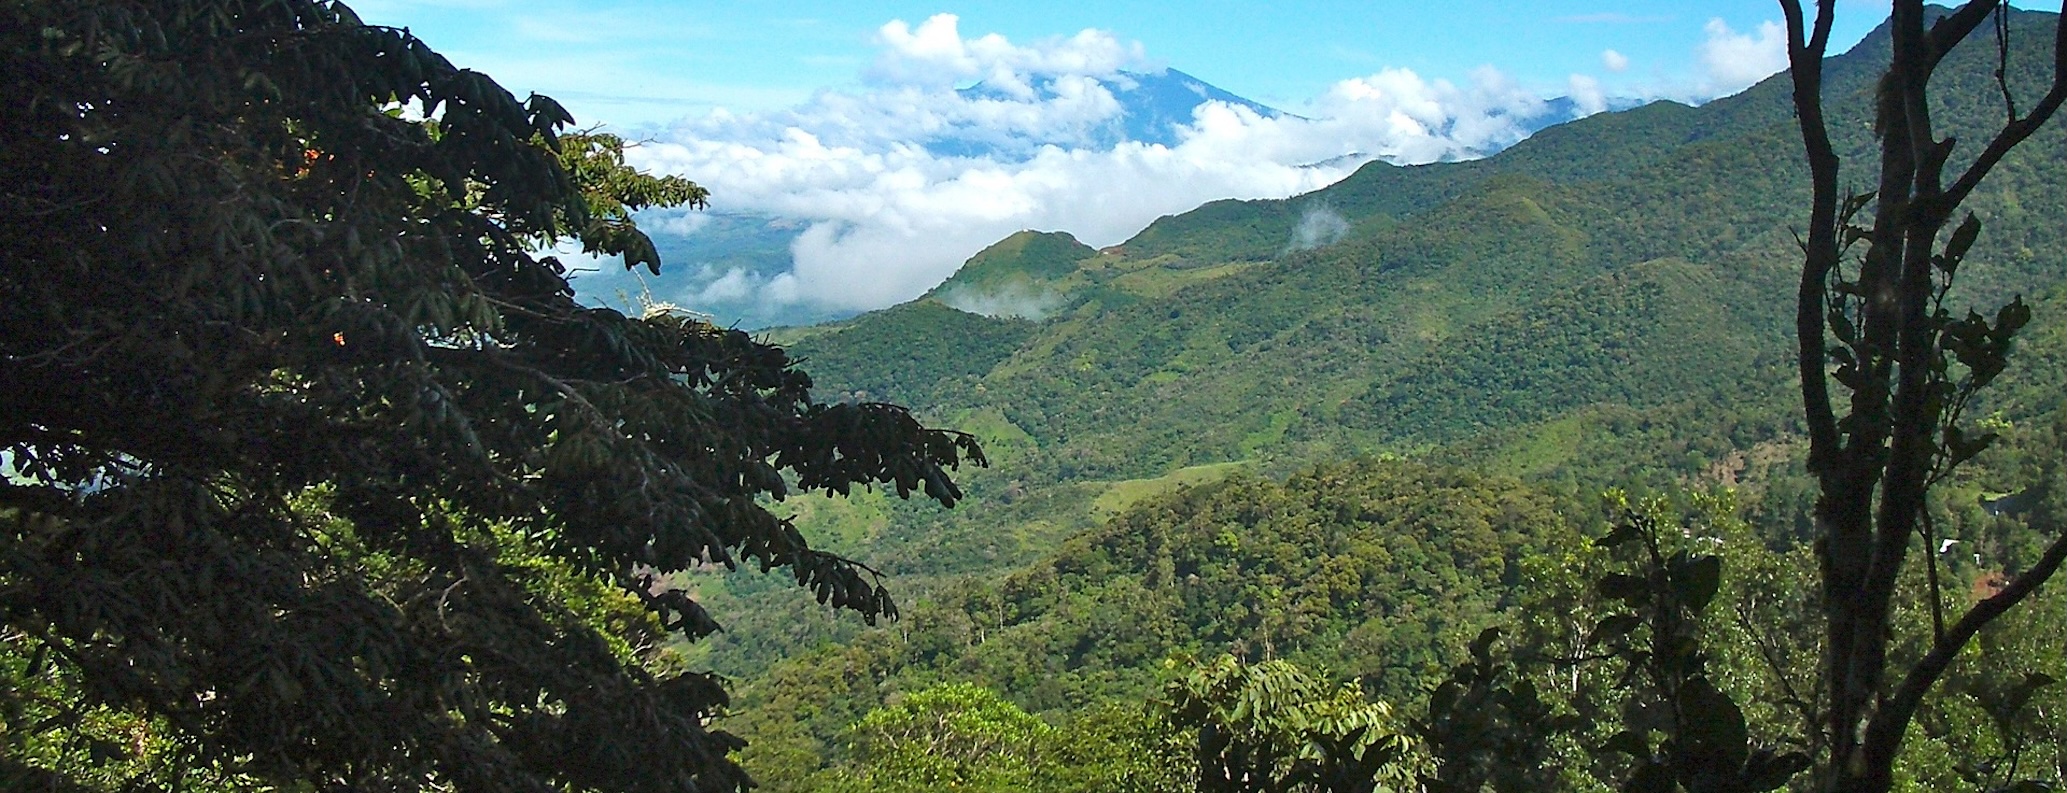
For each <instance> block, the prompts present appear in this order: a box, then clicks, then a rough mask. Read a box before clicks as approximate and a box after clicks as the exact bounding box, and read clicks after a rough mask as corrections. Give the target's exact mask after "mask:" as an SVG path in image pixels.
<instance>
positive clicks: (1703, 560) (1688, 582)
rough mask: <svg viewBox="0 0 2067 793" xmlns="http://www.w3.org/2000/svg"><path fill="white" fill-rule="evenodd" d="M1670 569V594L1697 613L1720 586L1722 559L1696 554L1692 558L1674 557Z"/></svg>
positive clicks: (1713, 597)
mask: <svg viewBox="0 0 2067 793" xmlns="http://www.w3.org/2000/svg"><path fill="white" fill-rule="evenodd" d="M1673 561H1674V564H1673V566H1672V567H1673V569H1672V594H1673V596H1674V597H1676V598H1678V599H1679V602H1680V603H1681V604H1682V605H1684V606H1686V608H1687V610H1688V611H1690V612H1693V613H1695V614H1699V613H1701V612H1702V611H1704V610H1706V609H1707V608H1708V604H1709V602H1710V601H1713V600H1714V599H1715V593H1716V592H1717V591H1719V590H1720V589H1721V588H1722V559H1721V558H1720V557H1715V556H1697V557H1694V558H1692V559H1684V558H1675V559H1674V560H1673Z"/></svg>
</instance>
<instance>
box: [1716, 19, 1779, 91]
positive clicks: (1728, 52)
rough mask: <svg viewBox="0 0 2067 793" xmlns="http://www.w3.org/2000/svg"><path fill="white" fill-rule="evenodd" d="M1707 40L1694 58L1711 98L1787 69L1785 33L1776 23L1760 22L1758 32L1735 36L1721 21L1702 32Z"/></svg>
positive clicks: (1738, 89) (1742, 88) (1718, 20)
mask: <svg viewBox="0 0 2067 793" xmlns="http://www.w3.org/2000/svg"><path fill="white" fill-rule="evenodd" d="M1703 31H1704V32H1705V33H1706V35H1707V38H1706V39H1705V40H1704V41H1702V42H1701V47H1700V49H1699V50H1698V51H1697V52H1696V56H1697V58H1698V59H1699V61H1700V63H1701V69H1702V72H1703V85H1702V86H1701V87H1702V88H1703V89H1705V90H1706V91H1707V92H1709V93H1710V94H1711V95H1717V96H1720V95H1724V94H1733V93H1736V92H1738V91H1742V90H1744V89H1746V88H1749V87H1751V85H1752V84H1753V83H1756V82H1758V81H1760V80H1763V79H1765V78H1767V77H1770V76H1772V75H1773V74H1774V73H1776V72H1779V71H1780V70H1781V69H1785V68H1787V31H1786V29H1785V28H1782V27H1781V26H1780V23H1778V22H1773V21H1771V20H1768V21H1765V22H1761V23H1759V25H1758V30H1756V31H1754V32H1751V33H1738V32H1737V31H1734V30H1731V29H1730V26H1729V24H1727V23H1725V22H1723V21H1722V20H1721V19H1710V20H1708V25H1707V26H1706V27H1704V28H1703Z"/></svg>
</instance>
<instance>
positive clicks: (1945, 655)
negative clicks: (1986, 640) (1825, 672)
mask: <svg viewBox="0 0 2067 793" xmlns="http://www.w3.org/2000/svg"><path fill="white" fill-rule="evenodd" d="M2053 532H2054V537H2053V542H2052V544H2051V545H2049V546H2047V547H2046V549H2045V553H2044V554H2043V555H2041V556H2040V557H2039V559H2038V563H2037V564H2034V565H2032V566H2031V569H2029V570H2026V571H2024V574H2023V575H2020V576H2017V578H2016V580H2014V581H2011V582H2010V583H2009V585H2007V586H2004V587H2003V588H2002V591H2000V592H1997V593H1995V594H1994V595H1992V596H1989V597H1988V598H1985V599H1983V600H1982V601H1981V602H1979V603H1975V604H1974V605H1973V607H1972V608H1969V609H1967V612H1966V614H1964V615H1962V616H1961V617H1960V618H1959V621H1958V622H1956V623H1953V625H1952V627H1950V628H1947V629H1946V631H1945V635H1944V636H1942V637H1940V638H1939V639H1938V640H1937V641H1934V642H1932V643H1931V650H1930V652H1928V653H1925V654H1924V657H1923V658H1921V659H1919V660H1918V661H1917V662H1916V665H1915V666H1912V667H1910V669H1909V674H1908V675H1906V676H1905V677H1904V678H1903V680H1902V684H1901V686H1899V687H1897V688H1896V689H1895V693H1894V694H1893V695H1892V696H1890V697H1888V699H1887V700H1886V702H1885V703H1884V704H1883V705H1882V706H1881V708H1880V712H1878V713H1876V714H1874V718H1873V722H1872V723H1871V724H1870V725H1868V727H1867V731H1866V748H1867V751H1868V752H1871V753H1880V752H1886V753H1887V754H1888V755H1892V754H1893V753H1894V751H1895V749H1896V748H1897V747H1898V746H1899V745H1900V744H1901V740H1902V733H1903V731H1904V730H1906V729H1907V728H1908V726H1909V721H1910V718H1911V717H1912V716H1913V715H1914V714H1915V713H1916V710H1917V708H1919V707H1921V706H1922V704H1923V698H1924V695H1925V694H1928V693H1930V690H1931V687H1932V686H1934V685H1936V684H1937V682H1938V679H1939V678H1940V677H1943V676H1944V674H1945V670H1946V669H1948V668H1950V667H1951V665H1952V661H1953V660H1954V659H1956V658H1958V657H1959V653H1960V651H1961V650H1963V649H1965V648H1966V645H1967V642H1969V641H1971V640H1972V639H1973V638H1974V635H1975V634H1978V633H1980V631H1981V629H1982V628H1984V627H1987V626H1988V624H1989V623H1991V622H1994V621H1995V619H1996V618H1997V617H2000V616H2002V615H2003V614H2005V613H2007V612H2008V611H2009V610H2010V609H2012V608H2015V607H2016V605H2017V604H2018V603H2021V602H2023V600H2024V599H2025V598H2026V597H2029V596H2030V595H2031V593H2033V592H2036V591H2038V588H2039V587H2040V586H2043V585H2044V584H2045V582H2046V581H2047V580H2048V579H2050V578H2052V577H2053V574H2054V573H2055V572H2058V571H2059V569H2060V564H2061V562H2062V561H2067V532H2062V531H2060V530H2059V528H2058V527H2053Z"/></svg>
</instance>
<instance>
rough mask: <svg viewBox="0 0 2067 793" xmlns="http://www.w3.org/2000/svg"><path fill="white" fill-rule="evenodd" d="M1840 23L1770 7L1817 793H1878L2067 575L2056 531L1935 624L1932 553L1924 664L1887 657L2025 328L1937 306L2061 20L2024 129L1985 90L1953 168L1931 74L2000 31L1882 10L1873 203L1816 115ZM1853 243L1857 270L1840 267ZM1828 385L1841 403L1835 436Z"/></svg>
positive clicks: (2000, 23) (2015, 140)
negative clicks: (1981, 406) (1817, 676)
mask: <svg viewBox="0 0 2067 793" xmlns="http://www.w3.org/2000/svg"><path fill="white" fill-rule="evenodd" d="M1835 6H1836V3H1835V0H1818V2H1817V3H1816V6H1815V15H1814V18H1813V20H1810V19H1809V18H1807V17H1806V15H1805V14H1804V11H1803V8H1802V4H1801V3H1800V2H1798V0H1781V7H1782V9H1783V11H1784V12H1785V15H1786V18H1787V27H1788V63H1789V67H1788V72H1789V75H1790V77H1791V78H1792V80H1793V83H1794V104H1795V111H1796V114H1797V116H1798V119H1799V122H1800V128H1801V133H1802V141H1803V144H1804V146H1805V148H1806V151H1807V156H1808V165H1809V171H1810V177H1811V186H1812V191H1813V192H1812V202H1811V205H1810V212H1809V224H1808V233H1807V237H1806V238H1805V239H1804V240H1803V241H1802V250H1803V266H1802V273H1801V282H1800V290H1799V292H1798V294H1797V310H1796V336H1797V340H1798V342H1799V348H1798V357H1799V362H1800V376H1801V389H1802V400H1803V412H1804V416H1805V417H1806V419H1807V426H1808V434H1809V443H1810V450H1809V463H1808V464H1809V470H1810V473H1811V474H1812V475H1813V476H1814V477H1815V479H1816V483H1817V487H1818V494H1817V499H1816V505H1815V520H1816V532H1817V535H1818V536H1817V553H1818V556H1819V560H1820V565H1821V575H1822V581H1823V593H1822V594H1823V605H1822V608H1823V612H1824V617H1825V620H1826V625H1825V639H1826V642H1827V646H1826V648H1825V654H1824V661H1823V668H1822V676H1823V678H1824V679H1823V681H1822V683H1823V685H1825V686H1827V691H1828V692H1829V696H1830V705H1829V707H1828V709H1827V712H1826V713H1825V714H1824V718H1823V720H1822V725H1821V729H1822V730H1823V731H1824V733H1825V735H1823V736H1821V739H1822V742H1823V743H1822V750H1823V751H1824V752H1825V756H1824V757H1823V758H1821V762H1820V763H1819V766H1818V771H1817V773H1818V778H1817V780H1816V784H1817V785H1818V787H1819V788H1821V789H1824V790H1832V791H1885V790H1888V789H1889V788H1890V786H1891V785H1892V784H1893V768H1894V764H1895V760H1896V756H1897V754H1898V752H1899V751H1900V749H1901V745H1902V740H1903V736H1904V734H1905V733H1906V732H1907V731H1908V730H1909V727H1910V723H1911V721H1912V720H1913V719H1914V718H1915V715H1916V713H1917V711H1918V709H1919V707H1921V706H1922V704H1923V702H1924V699H1925V696H1926V695H1927V694H1929V693H1930V691H1931V690H1932V688H1933V687H1934V686H1936V685H1937V684H1938V682H1939V681H1940V679H1941V678H1943V677H1944V675H1945V673H1946V671H1947V669H1948V668H1949V667H1950V666H1951V664H1952V662H1953V661H1954V659H1955V658H1957V657H1958V656H1959V654H1960V652H1961V650H1962V649H1964V648H1965V647H1966V646H1967V645H1968V643H1969V642H1970V641H1972V639H1973V638H1974V636H1975V634H1977V633H1978V632H1979V631H1980V630H1981V628H1982V627H1984V626H1986V625H1988V624H1989V623H1990V622H1992V621H1994V620H1995V619H1997V618H1998V617H2000V616H2002V615H2003V614H2004V613H2005V612H2007V611H2009V610H2010V609H2012V608H2014V607H2015V606H2016V605H2017V604H2018V603H2019V602H2021V601H2023V600H2024V599H2025V598H2027V597H2029V596H2030V594H2031V593H2032V592H2033V591H2034V590H2036V589H2037V588H2038V587H2039V586H2040V585H2042V584H2044V583H2045V581H2046V580H2047V579H2049V578H2051V577H2052V575H2053V573H2054V572H2055V571H2057V570H2058V569H2059V566H2060V562H2061V561H2062V559H2063V558H2067V531H2062V530H2061V527H2058V526H2045V527H2040V528H2042V529H2043V530H2044V531H2045V532H2047V533H2048V534H2050V535H2052V536H2053V538H2054V539H2053V540H2052V541H2051V543H2050V544H2049V545H2048V546H2047V547H2046V549H2045V551H2044V552H2043V553H2042V554H2041V555H2040V556H2039V557H2038V558H2036V559H2033V560H2030V563H2029V565H2028V567H2026V568H2025V569H2024V570H2023V571H2022V572H2021V573H2019V574H2018V575H2017V576H2016V577H2015V578H2014V579H2013V580H2011V581H2010V582H2009V583H2008V584H2007V585H2006V586H2004V587H2003V588H2002V590H2001V591H2000V592H1998V593H1996V594H1994V595H1992V596H1989V597H1986V598H1983V599H1981V600H1980V601H1979V602H1977V603H1974V604H1973V605H1972V606H1970V607H1969V608H1967V609H1966V610H1965V612H1964V613H1961V614H1958V615H1957V616H1956V617H1955V618H1953V619H1951V620H1949V621H1948V620H1947V619H1946V616H1948V615H1944V614H1943V611H1944V610H1945V602H1946V599H1945V598H1944V597H1942V596H1941V592H1940V590H1939V587H1938V586H1937V575H1936V573H1937V567H1936V561H1937V560H1936V557H1935V554H1934V553H1931V552H1930V551H1926V553H1925V560H1926V562H1925V563H1926V568H1927V570H1926V572H1927V573H1928V574H1929V575H1928V580H1929V581H1930V584H1931V585H1930V586H1929V587H1928V591H1927V592H1924V593H1922V597H1924V598H1926V599H1927V601H1928V606H1929V608H1930V609H1931V612H1932V614H1933V615H1934V618H1935V619H1934V624H1933V626H1932V630H1931V634H1930V635H1929V636H1927V637H1921V644H1922V646H1923V647H1924V648H1925V649H1924V650H1923V651H1922V652H1921V654H1920V655H1919V656H1918V657H1916V658H1914V659H1913V660H1912V659H1906V658H1901V657H1899V656H1898V655H1896V654H1894V653H1891V648H1892V647H1895V646H1897V645H1896V644H1895V642H1896V637H1895V636H1894V632H1893V622H1892V616H1893V613H1894V611H1895V608H1896V605H1897V601H1898V598H1901V597H1905V596H1913V595H1915V594H1916V593H1905V592H1903V591H1902V588H1901V587H1899V586H1898V582H1899V581H1900V580H1901V578H1902V572H1903V569H1904V567H1905V566H1906V565H1907V563H1908V561H1909V560H1908V551H1909V549H1910V547H1911V545H1912V544H1915V543H1917V542H1919V541H1921V542H1922V543H1923V544H1924V545H1925V546H1926V548H1931V547H1933V546H1935V545H1936V541H1935V537H1934V534H1935V531H1934V528H1933V526H1932V523H1931V519H1930V515H1929V512H1928V503H1927V498H1926V497H1927V495H1928V492H1929V490H1930V488H1931V486H1932V485H1934V484H1935V483H1937V482H1939V481H1940V480H1942V479H1943V478H1944V477H1945V476H1946V475H1947V474H1948V473H1949V472H1950V471H1951V470H1952V469H1953V468H1955V467H1957V466H1958V465H1959V464H1960V463H1962V462H1964V461H1966V460H1967V459H1969V458H1971V457H1972V456H1973V455H1974V454H1976V453H1978V452H1979V451H1980V450H1981V449H1983V448H1985V447H1986V446H1987V445H1988V443H1989V442H1990V441H1991V440H1992V436H1990V435H1986V434H1982V435H1969V434H1968V433H1967V431H1966V430H1965V429H1964V428H1963V427H1962V425H1961V423H1960V417H1961V416H1960V414H1961V410H1962V409H1963V408H1964V407H1965V406H1966V405H1967V404H1968V403H1969V400H1970V399H1971V398H1972V397H1973V395H1974V394H1975V393H1976V392H1977V391H1978V390H1979V389H1981V388H1983V387H1985V386H1987V385H1988V383H1989V381H1991V380H1992V379H1993V378H1994V377H1995V376H1996V375H1997V374H1998V373H2000V372H2001V371H2002V369H2003V367H2004V365H2005V356H2006V355H2007V353H2008V351H2009V346H2010V341H2011V339H2012V337H2013V336H2014V334H2015V333H2016V331H2017V329H2018V328H2019V327H2021V326H2022V325H2023V324H2024V323H2025V322H2026V321H2027V320H2028V319H2029V317H2030V312H2029V310H2028V309H2027V308H2025V307H2024V305H2023V303H2022V301H2021V300H2016V301H2012V302H2011V303H2010V304H2009V305H2006V306H2004V307H2003V308H2002V309H2001V310H2000V311H1998V312H1997V313H1996V315H1995V317H1994V318H1993V319H1990V318H1988V317H1984V316H1982V315H1980V314H1977V313H1974V312H1971V311H1969V312H1968V314H1967V316H1965V317H1955V316H1954V315H1953V314H1952V313H1951V312H1949V311H1948V310H1946V308H1945V299H1946V295H1947V292H1948V290H1949V289H1950V288H1951V286H1952V283H1953V279H1954V276H1955V275H1956V274H1957V272H1958V269H1959V267H1960V265H1961V264H1962V263H1963V260H1964V258H1965V256H1966V253H1967V251H1968V250H1969V248H1970V246H1971V245H1972V244H1973V242H1974V240H1975V239H1976V236H1977V235H1978V233H1979V231H1980V222H1979V221H1978V220H1977V219H1975V218H1974V216H1972V215H1971V214H1969V215H1968V216H1966V218H1965V219H1964V220H1963V221H1960V222H1958V223H1957V225H1954V221H1955V219H1956V216H1957V211H1958V209H1959V207H1960V204H1961V203H1962V202H1963V201H1964V200H1965V199H1966V198H1967V197H1968V196H1969V195H1970V194H1972V192H1973V191H1974V189H1975V187H1976V186H1977V185H1979V184H1980V182H1981V180H1982V179H1983V178H1984V177H1986V176H1987V175H1988V173H1989V171H1990V170H1991V169H1992V168H1994V167H1995V165H1996V164H1997V163H1998V162H2000V161H2001V160H2002V158H2003V157H2004V155H2006V154H2008V153H2009V152H2010V151H2011V150H2012V149H2014V148H2015V147H2016V146H2017V145H2018V144H2020V143H2023V142H2024V141H2025V140H2026V139H2028V138H2029V137H2030V136H2031V135H2032V134H2033V133H2035V132H2036V131H2038V129H2039V128H2040V127H2041V126H2043V125H2044V124H2045V123H2046V121H2047V120H2048V119H2050V118H2051V117H2052V115H2053V113H2054V112H2055V111H2056V110H2058V108H2059V106H2060V104H2061V102H2062V101H2063V100H2067V16H2063V17H2062V18H2060V19H2058V20H2056V21H2055V23H2054V25H2055V36H2054V42H2053V46H2052V67H2053V78H2052V81H2051V84H2050V86H2049V87H2048V88H2047V89H2046V90H2045V91H2044V93H2043V95H2042V96H2040V97H2038V98H2037V99H2036V101H2034V102H2032V104H2031V105H2030V106H2029V110H2028V111H2020V110H2019V108H2018V102H2017V101H2016V97H2015V96H2014V92H2013V91H2012V90H2011V86H2010V85H2009V83H2008V81H2007V80H2006V79H2005V78H2004V77H2003V76H2002V74H2003V72H2002V71H1998V72H1997V75H1998V76H1997V79H1996V83H1997V85H1996V86H1994V88H1996V89H1999V91H2000V94H2001V96H2000V99H2001V101H2002V103H2003V105H2004V110H2005V111H2006V115H2007V120H2006V121H2005V122H2004V123H2003V124H2002V125H2001V126H2000V127H1999V128H1997V129H1995V130H1994V131H1993V133H1992V134H1990V135H1988V136H1987V139H1986V141H1985V142H1984V143H1983V144H1982V146H1981V148H1980V149H1979V150H1978V151H1977V152H1976V151H1973V150H1972V149H1969V150H1968V151H1969V152H1972V153H1971V155H1970V156H1968V155H1963V157H1965V159H1963V161H1962V162H1960V164H1959V165H1957V166H1956V167H1955V166H1954V165H1953V163H1954V160H1953V156H1954V154H1955V153H1957V152H1958V151H1959V148H1958V145H1957V143H1958V142H1957V141H1956V140H1955V139H1954V138H1952V137H1949V136H1948V137H1943V138H1941V137H1939V134H1940V133H1939V132H1938V131H1937V130H1936V129H1935V128H1934V126H1933V122H1932V115H1931V113H1932V103H1931V101H1930V100H1931V96H1930V89H1931V76H1932V73H1933V72H1934V71H1935V70H1936V68H1937V66H1938V64H1939V63H1940V61H1941V59H1942V58H1944V57H1945V56H1946V54H1947V53H1949V52H1950V51H1951V50H1952V49H1953V47H1954V46H1956V45H1958V44H1960V43H1961V42H1962V41H1966V40H1967V39H1968V38H1969V37H1970V36H1971V35H1972V34H1974V32H1975V31H1977V30H1979V29H1980V28H1981V26H1982V25H1984V24H1988V23H1989V22H1990V21H1991V19H1992V20H1993V21H1994V24H1995V26H1996V36H1997V46H1998V48H1999V49H1998V51H1999V53H2001V55H2000V57H2001V58H2002V59H2003V60H2004V61H2007V59H2008V57H2009V56H2008V53H2009V46H2008V41H2007V38H2008V30H2009V28H2008V20H2007V16H2006V15H2007V13H2008V11H2007V10H2006V9H2005V8H2003V6H2002V4H2001V3H1998V2H1993V1H1992V0H1973V1H1972V2H1967V3H1964V4H1961V5H1960V6H1958V7H1957V8H1955V9H1952V10H1951V11H1950V12H1946V13H1942V14H1936V12H1930V13H1927V11H1926V8H1925V6H1924V4H1923V3H1922V0H1896V2H1895V3H1894V12H1893V15H1892V16H1891V18H1890V20H1889V26H1890V30H1891V33H1892V36H1891V38H1892V41H1893V55H1892V60H1891V62H1890V65H1889V67H1888V71H1887V73H1886V75H1885V76H1884V77H1883V78H1882V80H1881V83H1880V85H1879V91H1878V94H1877V96H1876V105H1875V118H1874V123H1875V129H1876V132H1877V133H1878V137H1879V147H1878V151H1877V152H1876V153H1875V155H1876V160H1877V163H1876V164H1877V166H1878V171H1877V173H1874V174H1873V175H1872V176H1873V177H1874V178H1875V180H1876V189H1875V190H1873V191H1871V192H1868V193H1864V194H1845V193H1844V192H1843V191H1842V190H1841V189H1840V186H1839V185H1840V183H1839V176H1840V167H1841V162H1840V158H1839V156H1838V154H1837V152H1836V151H1835V149H1834V147H1833V146H1832V144H1831V136H1830V131H1829V128H1828V125H1827V123H1826V120H1825V118H1824V115H1823V95H1822V75H1823V72H1822V69H1823V56H1824V53H1825V49H1826V47H1827V45H1828V43H1829V38H1830V27H1831V21H1832V17H1833V15H1834V11H1835ZM1934 15H1935V19H1932V17H1933V16H1934ZM1948 176H1949V177H1950V180H1949V181H1948ZM1868 209H1870V210H1871V212H1870V216H1866V215H1864V213H1866V212H1867V210H1868ZM1948 228H1949V229H1950V232H1949V234H1948V232H1947V229H1948ZM1861 242H1863V243H1865V250H1864V252H1863V253H1860V254H1858V255H1856V257H1853V256H1852V253H1853V250H1854V249H1855V246H1856V245H1857V244H1858V243H1861ZM1831 380H1836V381H1837V383H1838V385H1839V386H1840V387H1841V388H1843V389H1844V390H1845V391H1846V392H1848V393H1847V394H1846V395H1845V396H1844V397H1843V402H1844V404H1843V405H1842V406H1841V409H1842V411H1843V415H1842V416H1840V415H1838V413H1839V410H1840V407H1839V406H1837V405H1834V404H1833V395H1832V393H1831V387H1830V381H1831ZM1956 589H1957V588H1955V590H1956ZM1954 602H1957V601H1954Z"/></svg>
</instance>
